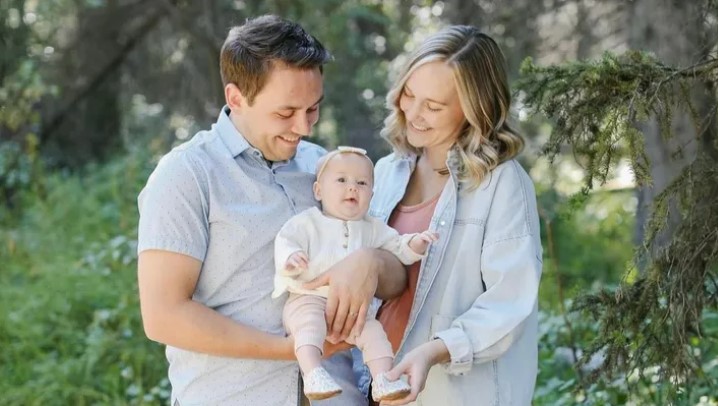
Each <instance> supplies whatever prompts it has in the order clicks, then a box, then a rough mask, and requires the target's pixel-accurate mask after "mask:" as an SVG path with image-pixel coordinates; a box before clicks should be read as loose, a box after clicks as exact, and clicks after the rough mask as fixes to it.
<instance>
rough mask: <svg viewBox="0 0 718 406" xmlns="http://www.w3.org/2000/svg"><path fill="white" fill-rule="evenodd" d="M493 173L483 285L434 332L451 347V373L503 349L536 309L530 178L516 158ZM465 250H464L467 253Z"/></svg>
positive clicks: (537, 264)
mask: <svg viewBox="0 0 718 406" xmlns="http://www.w3.org/2000/svg"><path fill="white" fill-rule="evenodd" d="M508 165H511V166H509V167H507V168H504V169H505V170H503V171H502V172H501V174H500V176H498V177H497V179H496V181H497V182H498V183H497V186H496V189H495V193H494V197H493V201H492V203H491V208H490V209H489V213H488V217H487V220H486V230H485V234H484V243H483V247H482V250H481V259H480V267H481V268H480V271H481V277H482V280H483V282H484V284H485V286H486V290H485V292H484V293H482V294H481V295H479V297H478V298H477V299H476V300H475V301H474V303H473V305H472V306H471V308H470V309H469V310H468V311H466V312H465V313H463V314H462V315H460V316H459V317H457V318H456V319H455V320H453V322H452V323H451V325H450V326H449V328H448V329H446V330H443V331H439V332H437V333H435V334H434V338H438V339H441V340H442V341H443V342H444V344H445V345H446V347H447V348H448V350H449V354H450V356H451V361H450V362H449V363H448V364H447V365H445V367H446V368H447V370H448V372H449V373H451V374H463V373H465V372H468V371H469V370H470V369H471V367H472V365H473V364H474V363H480V362H486V361H490V360H493V359H496V358H498V357H499V356H501V355H502V354H504V353H505V352H506V351H507V350H508V349H509V347H510V346H511V345H512V344H513V343H514V341H515V340H516V339H517V338H518V337H519V336H520V335H521V332H522V331H523V324H524V322H525V321H526V319H527V318H529V316H531V314H532V313H533V312H534V311H535V310H536V306H537V298H538V287H539V279H540V277H541V267H542V260H541V240H540V234H539V221H538V210H537V208H536V197H535V192H534V189H533V184H532V183H531V179H530V178H529V177H528V175H527V174H526V172H524V171H523V169H521V168H520V167H519V166H518V163H516V162H515V161H510V162H508ZM470 254H471V253H465V254H464V255H470Z"/></svg>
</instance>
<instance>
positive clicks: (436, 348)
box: [381, 340, 450, 406]
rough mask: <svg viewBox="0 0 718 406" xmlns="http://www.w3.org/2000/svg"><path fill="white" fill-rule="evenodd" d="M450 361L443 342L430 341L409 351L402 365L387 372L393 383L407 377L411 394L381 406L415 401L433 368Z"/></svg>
mask: <svg viewBox="0 0 718 406" xmlns="http://www.w3.org/2000/svg"><path fill="white" fill-rule="evenodd" d="M449 359H450V356H449V350H448V349H447V348H446V345H444V342H443V341H441V340H432V341H429V342H428V343H425V344H422V345H420V346H418V347H416V348H414V349H413V350H411V351H409V353H407V354H406V356H405V357H404V358H403V359H402V360H401V362H400V363H398V364H397V365H396V366H395V367H394V368H392V370H391V371H389V372H387V374H386V377H387V379H389V380H390V381H393V380H397V379H399V378H400V377H401V376H402V375H407V376H408V377H409V385H410V386H411V392H409V394H408V395H407V396H406V397H404V398H402V399H397V400H385V401H382V402H381V405H382V406H392V405H405V404H407V403H410V402H413V401H415V400H416V398H417V396H419V392H421V391H422V390H424V385H426V377H427V375H428V374H429V370H430V369H431V367H432V366H434V365H435V364H438V363H439V362H444V361H448V360H449Z"/></svg>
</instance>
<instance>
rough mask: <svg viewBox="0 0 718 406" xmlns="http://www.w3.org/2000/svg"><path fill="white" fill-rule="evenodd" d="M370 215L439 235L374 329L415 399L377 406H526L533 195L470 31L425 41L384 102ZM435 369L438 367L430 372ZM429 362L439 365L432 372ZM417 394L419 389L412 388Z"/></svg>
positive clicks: (485, 49)
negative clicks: (386, 147)
mask: <svg viewBox="0 0 718 406" xmlns="http://www.w3.org/2000/svg"><path fill="white" fill-rule="evenodd" d="M387 101H388V105H389V108H390V109H391V113H390V115H389V117H388V118H387V119H386V120H385V123H384V124H385V127H384V129H383V130H382V136H383V137H384V138H385V139H386V140H387V141H388V142H389V143H390V144H391V145H392V147H393V150H394V153H393V154H391V155H389V156H387V157H385V158H383V159H381V160H380V161H379V162H378V164H377V166H376V186H375V194H374V198H373V200H372V206H371V213H372V215H374V216H376V217H378V218H381V219H383V220H384V221H388V223H389V224H390V225H392V226H393V227H394V228H396V229H397V230H398V231H399V232H400V233H408V232H416V231H420V230H425V229H427V228H431V229H432V230H434V231H436V232H437V233H438V234H439V240H438V241H437V242H435V243H433V244H432V246H431V248H430V250H429V252H428V255H427V257H426V258H425V259H424V260H423V261H422V263H421V264H420V265H418V264H415V265H414V266H412V267H410V268H409V270H408V272H409V287H408V288H407V290H406V291H405V292H404V293H403V295H402V296H401V297H399V298H396V299H393V300H391V301H388V302H386V303H385V304H384V305H383V306H382V308H381V310H380V313H379V320H380V321H381V322H382V324H383V325H384V328H385V329H386V330H387V333H388V336H389V339H390V341H391V342H392V346H393V347H394V350H395V351H396V352H397V358H396V359H397V362H398V364H397V365H396V366H395V367H394V369H393V370H392V371H391V372H390V373H389V375H388V377H389V378H391V379H395V378H397V377H399V376H400V375H401V374H406V375H408V377H409V383H410V384H411V386H412V392H411V394H410V395H409V396H408V397H406V398H404V399H401V400H399V401H393V402H383V403H382V405H384V404H386V405H399V404H407V403H410V402H415V403H413V404H417V405H435V404H444V405H472V406H473V405H529V404H530V403H531V397H532V394H533V389H534V384H535V380H536V374H537V358H538V355H537V317H536V316H537V295H538V285H539V279H540V275H541V265H542V263H541V241H540V236H539V221H538V213H537V208H536V197H535V192H534V189H533V185H532V182H531V180H530V178H529V177H528V175H527V174H526V172H525V171H524V170H523V169H522V168H521V166H520V165H519V164H518V163H517V162H516V161H515V160H514V159H513V158H514V157H516V155H517V154H518V153H519V151H520V150H521V148H522V147H523V140H522V139H521V137H520V136H519V135H517V134H516V133H515V132H514V131H513V130H512V129H511V128H510V127H509V125H508V123H507V120H508V115H509V106H510V93H509V89H508V85H507V78H506V70H505V61H504V57H503V55H502V54H501V50H500V49H499V47H498V46H497V45H496V43H495V42H494V40H493V39H491V38H490V37H489V36H487V35H486V34H483V33H481V32H480V31H479V30H478V29H476V28H474V27H470V26H452V27H449V28H447V29H444V30H442V31H440V32H438V33H437V34H435V35H433V36H431V37H430V38H428V39H427V40H426V41H424V43H423V44H421V45H420V46H419V48H418V49H417V50H416V51H415V52H414V53H413V55H412V56H411V57H410V58H409V60H408V62H407V64H406V66H405V67H404V69H403V72H402V74H401V76H400V78H399V79H398V81H397V82H396V84H395V85H394V86H393V88H392V89H391V91H390V92H389V94H388V95H387ZM437 364H438V365H437ZM435 365H436V366H435ZM422 390H423V391H422Z"/></svg>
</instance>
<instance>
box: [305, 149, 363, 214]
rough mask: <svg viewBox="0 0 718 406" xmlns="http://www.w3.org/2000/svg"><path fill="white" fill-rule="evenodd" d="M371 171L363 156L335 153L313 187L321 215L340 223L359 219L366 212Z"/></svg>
mask: <svg viewBox="0 0 718 406" xmlns="http://www.w3.org/2000/svg"><path fill="white" fill-rule="evenodd" d="M373 181H374V168H373V166H372V164H371V162H370V161H369V160H368V159H367V158H366V157H364V156H361V155H358V154H354V153H343V154H337V155H336V156H334V157H332V158H331V159H330V160H329V162H327V164H326V167H325V168H324V171H323V172H322V174H321V177H320V178H319V179H317V182H316V183H315V184H314V196H315V197H316V198H317V200H320V201H321V202H322V211H323V212H324V214H327V215H329V216H332V217H335V218H338V219H341V220H360V219H362V218H363V217H364V216H365V215H366V212H367V211H368V210H369V201H370V200H371V196H372V187H373Z"/></svg>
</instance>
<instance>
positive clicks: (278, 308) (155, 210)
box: [138, 16, 406, 406]
mask: <svg viewBox="0 0 718 406" xmlns="http://www.w3.org/2000/svg"><path fill="white" fill-rule="evenodd" d="M329 59H330V55H329V53H328V52H327V51H326V50H325V49H324V47H323V46H322V45H321V43H320V42H319V41H318V40H317V39H315V38H314V37H312V36H311V35H309V34H308V33H307V32H305V31H304V29H302V27H300V26H299V25H298V24H296V23H293V22H290V21H287V20H283V19H281V18H278V17H275V16H263V17H259V18H256V19H253V20H250V21H248V22H247V23H245V24H244V25H242V26H239V27H235V28H233V29H232V30H231V31H230V33H229V35H228V37H227V39H226V41H225V43H224V45H223V47H222V52H221V59H220V70H221V74H222V81H223V83H224V89H225V100H226V103H227V105H226V106H225V107H224V108H223V109H222V111H221V112H220V115H219V118H218V119H217V122H216V123H215V124H214V125H213V126H212V128H211V129H210V130H209V131H201V132H199V133H197V134H196V135H195V136H194V137H193V138H192V139H191V140H190V141H188V142H187V143H185V144H183V145H181V146H179V147H177V148H175V149H173V150H172V151H171V152H170V153H169V154H167V155H166V156H165V157H163V158H162V160H161V161H160V163H159V164H158V166H157V168H156V169H155V171H154V172H153V174H152V175H151V176H150V178H149V180H148V182H147V185H146V186H145V188H144V189H143V190H142V192H141V194H140V196H139V199H138V201H139V209H140V224H139V233H138V234H139V237H138V239H139V246H138V252H139V259H138V283H139V291H140V303H141V310H142V319H143V323H144V329H145V333H146V334H147V336H148V337H149V338H150V339H152V340H155V341H158V342H161V343H164V344H166V345H167V359H168V361H169V378H170V382H171V383H172V404H173V405H177V404H179V405H182V406H186V405H196V404H212V405H219V404H252V405H260V404H261V405H291V404H298V403H299V402H300V395H299V389H298V387H299V373H298V368H297V364H296V362H294V353H293V344H292V340H291V338H286V337H285V332H284V328H283V326H282V321H281V315H282V307H283V305H284V299H285V298H282V299H281V300H272V299H271V297H270V295H271V292H272V289H273V276H274V264H273V246H274V237H275V235H276V233H277V231H278V230H279V229H280V227H281V226H282V225H283V224H284V222H285V221H286V220H287V219H289V218H290V217H291V216H292V215H294V214H296V213H298V212H300V211H302V210H304V209H306V208H309V207H311V206H314V205H316V202H315V201H314V198H313V194H312V183H313V181H314V175H313V171H314V168H315V165H316V161H317V160H318V158H319V157H320V156H321V155H322V154H324V152H325V151H324V150H323V149H322V148H320V147H318V146H316V145H313V144H310V143H307V142H305V141H302V138H303V137H305V136H308V135H309V134H310V132H311V129H312V127H313V126H314V124H315V123H316V122H317V120H318V115H319V104H320V102H321V100H322V97H323V86H322V66H323V65H324V64H325V63H326V62H327V61H329ZM405 283H406V280H405V275H404V271H403V268H402V267H401V265H400V263H399V262H398V260H396V258H394V257H393V256H392V255H391V254H389V253H387V252H384V251H379V250H365V251H360V252H358V253H356V254H353V255H351V256H350V257H348V258H347V259H345V260H344V261H342V262H340V263H339V264H337V265H336V266H335V267H334V268H332V269H330V270H329V271H328V272H327V273H326V274H324V275H323V276H322V277H320V278H319V279H318V280H316V281H314V282H312V283H310V284H309V285H308V287H316V286H321V285H324V284H328V285H329V287H330V294H329V295H330V297H329V299H328V306H327V307H328V308H327V322H328V326H329V329H330V330H329V331H331V332H332V334H331V338H332V339H343V338H346V337H347V335H348V334H349V332H350V331H351V329H352V328H353V326H354V324H355V322H356V323H357V325H359V326H361V324H363V321H364V317H365V315H366V312H367V307H368V304H369V302H370V300H371V297H372V296H373V295H374V293H375V290H377V286H378V287H379V289H378V291H377V292H376V294H377V295H378V296H380V297H382V296H383V297H387V296H393V295H396V294H398V293H399V292H400V291H401V290H402V289H403V287H404V284H405ZM338 349H346V347H345V346H344V347H342V346H332V345H327V346H326V347H325V355H327V354H330V353H333V352H335V351H337V350H338ZM325 367H326V368H327V369H328V370H329V371H330V372H332V373H333V374H335V376H337V378H338V380H339V381H340V382H341V384H342V387H343V389H344V392H343V394H342V395H341V396H338V397H336V398H335V399H334V400H333V402H331V403H330V402H328V401H326V402H322V404H336V405H352V404H366V400H365V399H364V398H363V397H362V396H361V395H360V394H359V392H358V391H357V389H356V386H355V382H354V381H355V380H354V377H353V376H352V372H351V356H350V355H349V353H348V351H343V352H340V353H337V355H335V356H334V357H332V358H331V359H330V360H329V361H325Z"/></svg>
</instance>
